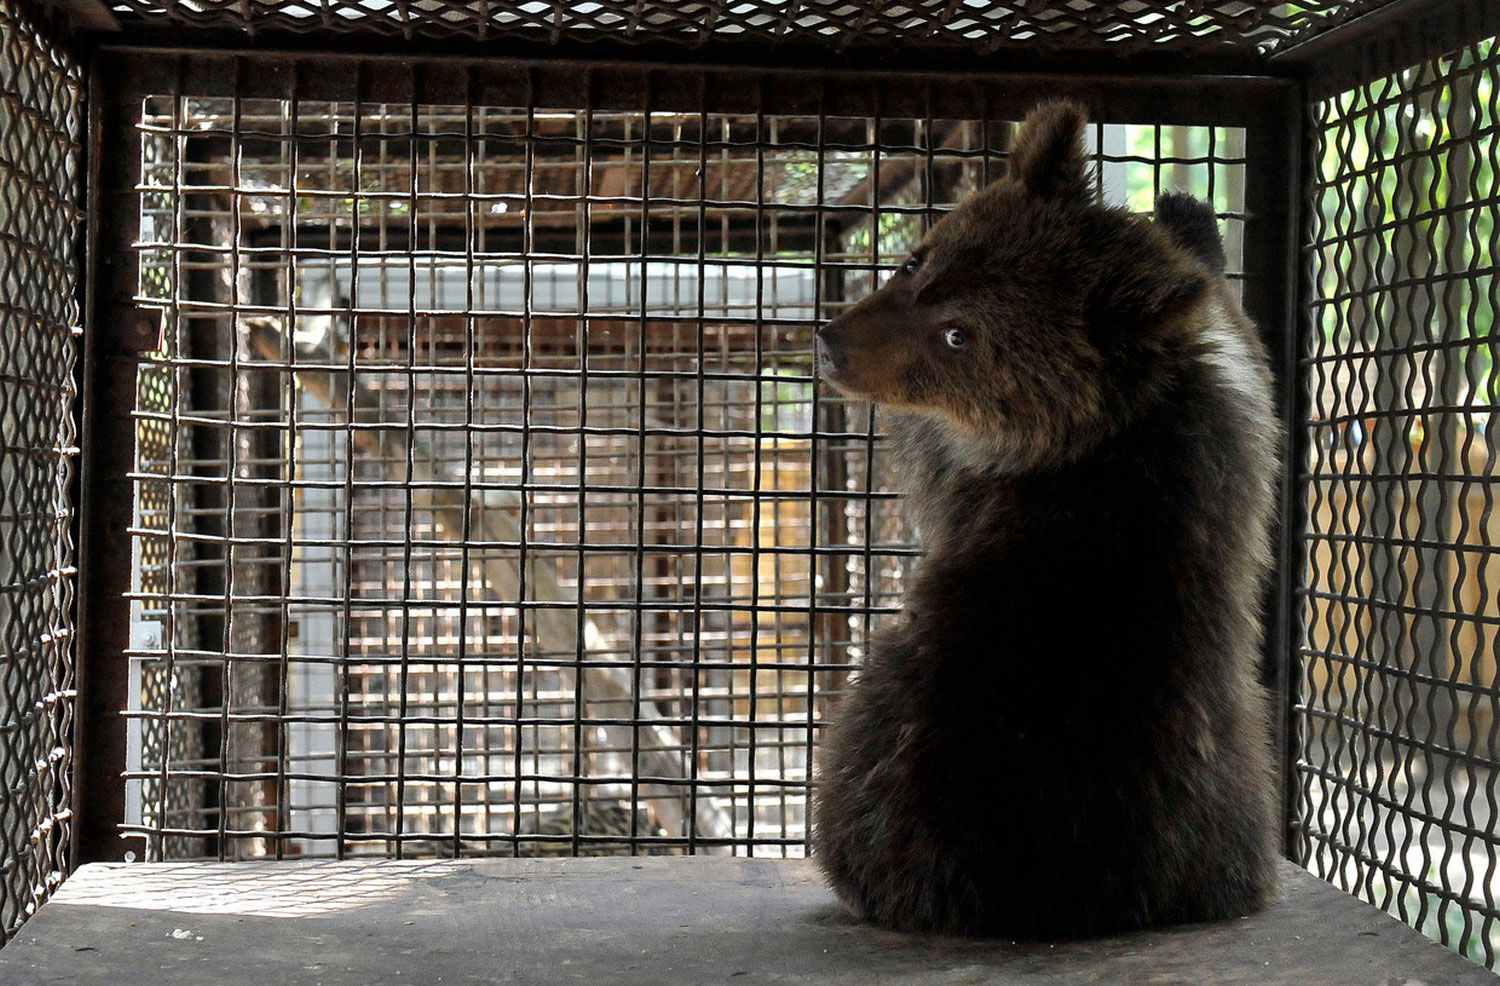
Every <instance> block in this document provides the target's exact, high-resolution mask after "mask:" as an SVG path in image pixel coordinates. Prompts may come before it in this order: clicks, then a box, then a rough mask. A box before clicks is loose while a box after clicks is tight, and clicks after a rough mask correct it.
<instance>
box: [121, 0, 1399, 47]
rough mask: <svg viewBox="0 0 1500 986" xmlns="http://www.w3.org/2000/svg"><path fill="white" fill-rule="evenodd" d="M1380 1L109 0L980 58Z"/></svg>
mask: <svg viewBox="0 0 1500 986" xmlns="http://www.w3.org/2000/svg"><path fill="white" fill-rule="evenodd" d="M1389 2H1391V0H1305V2H1303V3H1295V4H1293V3H1283V2H1281V0H1233V2H1221V3H1193V4H1160V3H1158V4H1148V3H1142V2H1139V0H1066V2H1063V0H1051V2H1036V0H999V2H993V3H966V4H956V3H946V2H945V3H937V2H932V0H926V2H922V3H911V4H883V3H879V2H876V0H812V2H804V3H797V4H787V3H782V2H779V0H736V2H733V3H730V2H727V0H702V2H700V0H650V2H640V0H602V2H600V0H575V2H566V3H556V2H555V3H490V2H484V0H421V2H418V3H389V2H386V0H292V2H281V0H278V2H275V3H261V2H257V3H244V2H242V0H192V2H188V0H118V2H116V3H114V4H113V5H112V7H113V10H114V11H115V13H116V14H117V15H118V16H119V17H120V18H121V19H122V20H123V21H125V22H126V23H131V22H136V23H142V24H147V25H152V24H157V25H173V26H178V25H187V26H190V27H197V28H219V29H224V28H227V29H233V30H242V31H247V32H256V31H266V30H272V31H297V32H314V33H319V32H321V33H363V34H373V35H385V36H395V37H401V38H414V37H424V36H425V37H454V36H460V37H470V38H494V37H504V36H506V35H520V36H522V37H528V38H532V39H535V40H540V41H548V42H552V43H556V42H558V41H560V40H564V39H567V40H573V39H577V40H589V41H593V40H599V39H610V40H614V41H621V42H625V43H643V42H651V41H669V42H674V43H678V44H686V45H701V44H704V43H705V42H709V41H721V40H752V41H761V42H765V41H776V42H788V41H792V42H798V41H800V42H812V43H815V44H820V45H827V46H832V47H838V48H844V47H848V46H851V45H871V44H883V45H891V44H905V45H914V46H923V47H946V48H964V49H969V50H973V49H979V50H982V51H993V50H995V49H999V48H1011V49H1021V48H1025V49H1031V50H1035V49H1070V50H1078V49H1090V48H1096V49H1110V50H1112V51H1114V52H1119V53H1124V52H1144V51H1151V50H1157V51H1161V50H1170V51H1172V52H1176V53H1181V52H1185V51H1205V50H1214V49H1219V50H1226V49H1235V48H1239V49H1244V50H1246V51H1249V52H1254V51H1256V50H1258V49H1259V50H1273V49H1277V48H1281V47H1285V46H1286V45H1288V44H1290V43H1293V42H1295V41H1297V40H1301V39H1303V38H1305V37H1308V36H1310V35H1314V34H1317V33H1320V32H1323V31H1327V30H1329V29H1331V28H1333V27H1335V26H1336V25H1338V24H1340V23H1343V22H1345V21H1347V20H1349V19H1350V18H1352V17H1355V16H1358V15H1359V14H1362V13H1367V12H1369V11H1372V10H1375V9H1377V8H1380V7H1383V6H1385V5H1386V4H1387V3H1389Z"/></svg>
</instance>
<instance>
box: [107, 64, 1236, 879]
mask: <svg viewBox="0 0 1500 986" xmlns="http://www.w3.org/2000/svg"><path fill="white" fill-rule="evenodd" d="M358 71H359V72H361V73H363V72H365V71H366V69H365V68H364V67H361V68H359V69H358ZM526 103H527V105H520V106H511V107H504V106H482V105H469V106H464V105H457V106H435V105H424V104H415V105H412V104H408V105H391V104H384V103H368V102H359V103H335V102H328V101H326V100H320V99H317V98H315V94H311V93H309V94H305V95H299V96H298V97H296V98H290V99H262V98H249V97H240V98H234V97H226V98H206V97H197V96H193V95H190V94H182V93H166V94H163V95H160V96H154V97H151V98H149V99H147V100H146V101H145V102H144V104H143V107H142V115H141V117H140V122H139V127H138V130H139V135H140V139H141V146H142V154H141V171H140V175H139V185H138V196H139V202H140V214H141V227H140V239H139V243H138V247H137V249H138V251H139V255H140V261H141V264H140V269H141V277H140V283H139V286H138V290H139V293H140V299H139V300H140V303H141V304H142V305H143V306H145V307H148V308H153V309H157V310H159V311H161V312H162V314H163V321H164V325H165V329H166V332H165V338H166V345H165V348H164V349H163V350H162V351H161V352H157V353H153V354H148V355H147V356H146V357H145V358H143V360H142V363H141V367H140V371H139V374H140V375H139V386H138V395H139V396H138V399H137V408H136V412H135V415H134V419H135V429H136V437H137V458H138V469H137V472H136V474H135V484H136V521H135V528H134V539H135V544H136V549H135V550H136V559H137V564H136V574H135V578H134V585H133V586H132V599H133V627H132V641H133V644H132V648H131V651H130V654H131V662H132V668H133V673H134V680H135V684H134V685H133V700H132V709H131V710H130V712H129V713H128V714H129V716H130V719H131V724H132V728H131V736H132V743H131V750H130V751H129V770H128V772H127V779H128V783H129V797H130V805H131V807H130V809H129V810H130V817H128V818H127V819H125V830H126V831H127V832H130V833H134V834H136V835H139V836H140V837H142V838H143V839H144V842H145V846H144V848H145V851H146V854H147V855H148V856H150V857H153V858H159V857H180V856H191V855H217V856H221V857H239V856H254V855H290V854H360V853H364V854H371V853H373V854H392V855H454V854H459V855H463V854H479V853H500V854H522V855H527V854H544V853H546V854H583V853H609V852H636V853H639V852H674V853H676V852H689V853H691V852H709V851H734V852H739V853H756V854H763V855H765V854H769V855H783V854H794V855H800V854H801V853H802V852H803V850H804V844H805V840H806V836H807V824H806V806H807V796H808V789H809V783H810V782H809V777H810V770H811V766H812V762H813V757H814V750H815V747H816V744H817V738H818V735H819V731H820V730H821V728H822V725H823V723H824V721H825V719H826V716H827V714H828V710H829V706H830V703H831V702H832V701H836V700H837V697H838V695H839V694H840V692H841V691H842V690H843V689H844V687H845V685H846V683H847V681H848V678H849V674H850V672H851V670H852V669H853V668H854V667H855V666H857V664H858V662H859V660H860V657H861V655H862V647H863V641H864V640H865V638H866V636H867V634H868V632H869V630H870V627H871V626H872V625H873V624H875V623H878V622H879V621H880V620H881V619H883V618H888V616H889V614H892V613H894V612H895V611H897V610H898V609H899V605H900V586H901V580H902V577H903V575H904V573H905V572H906V571H907V570H908V568H909V566H910V565H911V564H912V562H913V560H914V557H915V554H916V549H915V547H914V546H913V544H912V541H911V538H910V535H909V533H908V532H907V530H906V528H905V527H904V525H903V524H902V522H901V520H900V513H899V504H898V502H897V500H896V497H895V494H894V493H893V492H892V490H891V489H890V488H889V487H888V485H887V483H888V474H889V469H888V467H887V464H886V462H885V457H886V452H885V446H884V443H883V439H882V436H881V433H880V426H879V422H878V420H876V419H875V418H873V417H872V416H871V414H870V413H869V411H868V409H867V408H865V407H863V406H853V405H847V404H845V403H844V402H843V401H841V400H840V399H838V398H837V397H836V396H834V395H833V394H831V393H829V392H828V391H827V390H826V389H825V388H822V387H820V386H819V384H818V382H817V381H816V380H815V379H814V376H813V372H812V354H811V342H812V329H813V327H814V325H815V323H816V322H817V321H818V320H820V319H826V318H828V317H830V316H831V315H833V314H834V313H836V312H837V311H838V310H840V308H841V307H842V306H844V305H846V304H848V303H849V302H850V301H851V300H856V299H857V298H858V297H860V296H862V294H863V293H864V292H865V291H867V290H868V289H869V286H870V285H871V284H872V283H873V281H874V279H875V278H876V277H877V276H878V275H879V274H881V273H883V272H886V271H889V270H891V269H893V268H894V267H895V266H896V265H898V264H899V263H900V262H902V261H903V260H904V259H905V256H906V254H907V251H908V250H909V248H910V246H911V244H912V243H913V242H914V241H915V239H916V237H918V236H919V235H920V232H921V230H922V229H923V228H924V226H925V224H926V223H927V222H928V221H929V219H930V217H931V216H933V215H935V214H937V213H938V212H940V211H941V210H943V209H945V208H948V207H949V206H951V204H952V203H954V202H955V201H957V200H958V199H960V198H961V197H962V196H963V195H964V194H966V193H967V192H968V191H969V190H971V189H973V188H975V187H977V186H978V185H980V184H982V183H983V182H984V181H985V180H986V178H987V177H994V176H998V175H999V174H1000V169H1001V168H1002V167H1003V162H1004V149H1005V147H1006V146H1007V144H1008V141H1009V135H1010V131H1011V124H1009V123H1008V122H1003V121H984V120H944V119H928V118H926V117H919V118H913V117H911V116H902V117H890V118H885V117H882V118H865V117H859V118H851V117H830V116H827V115H824V114H817V113H814V114H812V115H780V114H777V113H774V112H772V111H771V108H770V107H766V108H765V109H764V111H761V112H751V113H745V114H722V113H710V112H707V111H701V112H680V111H672V112H667V111H660V110H636V111H631V112H620V111H614V110H609V111H605V110H597V109H593V108H590V107H588V106H584V107H578V106H550V105H548V102H547V100H546V99H545V98H535V99H530V100H527V101H526ZM1091 140H1092V141H1093V142H1094V146H1095V156H1096V159H1097V162H1098V163H1099V165H1100V170H1101V173H1102V175H1103V177H1104V179H1105V183H1106V186H1107V187H1109V188H1110V189H1111V194H1112V195H1113V196H1114V197H1116V198H1122V199H1125V200H1128V201H1129V202H1131V203H1132V204H1133V205H1134V206H1136V207H1141V208H1144V209H1149V208H1150V203H1151V201H1152V193H1153V191H1154V190H1157V189H1160V188H1164V187H1172V186H1180V187H1186V188H1190V189H1192V190H1195V191H1197V192H1198V193H1199V194H1200V195H1204V194H1206V195H1210V196H1211V197H1212V198H1213V199H1214V201H1215V202H1216V203H1217V204H1218V206H1219V208H1220V211H1221V213H1222V214H1223V217H1224V225H1225V229H1226V232H1227V234H1228V238H1229V240H1230V244H1231V249H1232V252H1233V254H1234V255H1235V256H1236V258H1237V256H1238V244H1239V242H1240V229H1241V226H1242V220H1243V216H1242V212H1241V208H1242V206H1241V203H1242V199H1241V194H1242V193H1241V189H1242V187H1243V170H1244V159H1243V133H1242V132H1241V131H1238V130H1225V129H1218V130H1211V129H1204V128H1179V127H1157V126H1133V127H1126V126H1118V127H1116V126H1110V127H1098V128H1095V129H1094V130H1093V131H1092V134H1091ZM1236 267H1237V261H1236Z"/></svg>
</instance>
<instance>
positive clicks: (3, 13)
mask: <svg viewBox="0 0 1500 986" xmlns="http://www.w3.org/2000/svg"><path fill="white" fill-rule="evenodd" d="M80 104H81V98H80V86H79V73H78V69H77V67H76V66H75V65H74V63H73V62H72V61H71V59H70V58H69V57H68V55H67V54H66V53H65V52H64V51H62V50H61V49H59V48H58V47H57V46H56V45H55V44H54V42H53V40H52V39H51V37H50V36H49V32H47V31H46V30H44V29H43V28H42V27H41V26H39V25H38V23H36V22H35V21H33V20H32V19H31V18H30V12H29V10H28V9H27V8H23V7H21V6H18V5H17V4H15V3H13V2H11V0H0V628H3V629H0V632H3V633H4V638H3V642H0V783H3V785H4V793H3V795H0V943H3V942H4V941H5V940H7V939H9V938H10V937H11V936H12V935H13V934H14V933H15V931H16V929H17V928H18V927H19V926H20V924H21V922H22V921H24V920H25V919H26V918H27V917H28V916H29V915H30V914H31V913H32V911H33V910H35V908H36V907H37V906H38V905H39V904H40V903H41V902H42V901H43V900H45V899H46V897H47V896H48V894H50V893H51V891H52V890H53V888H55V887H56V886H57V884H58V883H59V882H60V881H61V880H62V878H63V876H64V874H65V873H66V870H67V847H68V818H69V813H68V805H69V799H70V785H69V773H68V772H69V769H70V766H71V761H70V751H71V747H72V743H71V738H70V736H71V730H72V700H73V658H72V655H73V650H72V647H73V639H72V638H73V623H72V600H73V570H72V564H73V544H72V535H71V527H72V520H73V512H72V508H71V506H70V500H69V496H68V487H69V484H70V482H71V475H72V460H73V457H74V455H75V449H74V440H75V439H74V427H73V417H72V415H73V399H74V396H75V393H74V385H73V364H74V351H75V345H76V343H75V336H76V334H77V331H78V308H77V305H76V304H75V290H76V287H77V284H78V278H77V257H76V255H75V250H74V247H75V238H76V236H77V226H78V221H79V214H78V211H77V209H76V208H75V202H76V200H77V195H78V182H79V174H78V156H79V155H78V150H79V149H78V132H79V129H80V127H79V123H80V121H79V111H80Z"/></svg>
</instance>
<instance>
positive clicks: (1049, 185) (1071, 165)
mask: <svg viewBox="0 0 1500 986" xmlns="http://www.w3.org/2000/svg"><path fill="white" fill-rule="evenodd" d="M1087 122H1088V111H1086V110H1085V109H1084V108H1083V107H1082V106H1081V105H1079V104H1078V103H1075V102H1072V101H1070V100H1065V99H1054V100H1050V101H1048V102H1045V103H1042V104H1041V105H1039V106H1037V107H1036V108H1035V109H1033V110H1032V111H1031V112H1030V113H1028V114H1027V115H1026V119H1025V120H1024V121H1023V122H1022V123H1021V126H1020V128H1019V129H1018V130H1017V131H1016V139H1015V143H1014V146H1013V147H1012V148H1011V152H1010V177H1012V178H1014V179H1016V180H1017V181H1019V182H1020V183H1021V184H1022V185H1024V186H1025V187H1026V189H1027V190H1028V191H1029V192H1031V193H1032V194H1033V195H1037V196H1040V197H1042V198H1073V199H1087V198H1089V197H1090V195H1091V194H1092V189H1091V188H1090V187H1089V180H1088V163H1087V161H1086V160H1085V158H1084V155H1083V128H1084V125H1085V124H1087Z"/></svg>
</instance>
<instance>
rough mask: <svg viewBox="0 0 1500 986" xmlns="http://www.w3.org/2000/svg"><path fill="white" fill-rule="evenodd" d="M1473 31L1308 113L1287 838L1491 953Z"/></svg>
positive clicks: (1484, 140)
mask: <svg viewBox="0 0 1500 986" xmlns="http://www.w3.org/2000/svg"><path fill="white" fill-rule="evenodd" d="M1497 99H1500V48H1497V43H1496V41H1495V40H1494V39H1489V40H1484V41H1481V42H1478V43H1476V44H1472V45H1469V46H1468V47H1464V48H1461V49H1458V50H1454V51H1452V52H1450V53H1448V54H1446V55H1443V56H1442V57H1438V58H1434V59H1432V60H1428V61H1422V62H1420V63H1418V64H1413V65H1411V66H1410V67H1409V68H1407V69H1404V70H1402V71H1399V72H1395V73H1392V74H1389V75H1384V76H1381V77H1378V78H1375V79H1374V80H1373V81H1370V82H1369V83H1367V84H1365V85H1361V86H1358V87H1355V88H1351V89H1348V90H1346V91H1343V92H1339V93H1337V94H1335V95H1333V96H1330V97H1328V98H1326V99H1322V100H1319V101H1317V102H1315V103H1314V105H1313V106H1312V107H1311V127H1312V130H1313V134H1314V138H1315V145H1314V148H1313V161H1312V164H1313V168H1312V186H1311V189H1310V196H1309V198H1308V208H1309V212H1310V216H1309V222H1310V227H1309V237H1308V240H1307V242H1306V245H1305V247H1304V250H1305V257H1306V262H1307V274H1308V278H1309V283H1308V294H1309V308H1308V312H1307V317H1308V323H1307V334H1306V339H1307V342H1306V348H1305V350H1304V353H1303V359H1302V366H1303V368H1304V370H1305V374H1306V380H1307V385H1308V388H1309V393H1308V402H1309V406H1310V419H1309V421H1308V437H1309V442H1308V454H1307V458H1306V461H1304V462H1302V463H1299V464H1298V466H1299V467H1300V468H1301V469H1302V470H1303V472H1302V473H1301V476H1300V485H1301V488H1302V490H1303V492H1304V494H1305V508H1306V515H1307V518H1308V530H1307V533H1306V537H1305V539H1304V548H1305V552H1306V558H1305V565H1306V569H1305V580H1304V582H1303V584H1302V587H1301V590H1300V593H1301V597H1302V600H1303V605H1302V613H1303V618H1304V625H1305V634H1304V637H1303V644H1302V648H1301V671H1302V681H1301V692H1302V701H1301V704H1299V705H1298V706H1297V708H1296V715H1297V717H1298V719H1299V720H1300V723H1299V725H1300V729H1301V733H1302V746H1301V752H1300V758H1299V759H1298V761H1297V763H1296V764H1295V765H1294V770H1295V772H1296V775H1297V779H1298V781H1299V784H1300V804H1299V805H1298V816H1299V821H1300V825H1299V833H1300V834H1299V838H1298V840H1297V842H1298V844H1297V845H1296V846H1295V847H1294V849H1295V852H1296V853H1297V854H1298V855H1299V857H1300V858H1301V860H1302V861H1303V862H1304V863H1305V864H1306V865H1307V866H1308V867H1309V868H1311V869H1312V870H1313V871H1314V872H1316V873H1318V874H1319V875H1321V876H1323V877H1325V878H1327V879H1329V880H1331V881H1332V882H1334V883H1335V884H1337V885H1338V886H1341V887H1343V888H1345V889H1347V890H1349V891H1350V892H1352V893H1355V894H1358V895H1359V896H1361V897H1364V898H1365V899H1367V900H1369V901H1371V902H1372V903H1374V904H1377V905H1379V906H1380V907H1383V908H1385V909H1386V910H1388V911H1390V912H1392V913H1393V914H1396V915H1397V916H1399V917H1400V918H1401V919H1402V920H1404V921H1407V922H1408V923H1411V924H1412V925H1414V926H1416V927H1417V928H1419V929H1420V930H1422V931H1423V932H1425V933H1426V934H1427V935H1429V936H1430V937H1432V938H1435V939H1437V940H1438V941H1441V942H1443V943H1444V944H1446V945H1448V946H1449V947H1450V948H1453V949H1455V950H1457V951H1459V952H1461V953H1463V954H1465V955H1467V956H1469V957H1470V958H1472V959H1474V960H1476V961H1478V962H1482V963H1483V964H1485V965H1487V966H1489V967H1491V968H1495V967H1496V966H1497V962H1496V955H1497V946H1500V925H1497V922H1496V918H1497V917H1500V909H1497V891H1500V874H1497V859H1500V838H1497V836H1496V834H1495V833H1496V823H1497V812H1496V808H1497V800H1496V798H1497V775H1496V772H1495V767H1496V766H1497V761H1500V751H1497V747H1496V741H1497V729H1500V675H1497V669H1496V653H1497V651H1496V644H1497V640H1496V636H1495V634H1496V628H1497V626H1500V600H1497V597H1496V595H1495V587H1496V586H1497V584H1500V581H1497V578H1496V573H1495V572H1494V571H1493V562H1494V560H1495V559H1496V557H1497V550H1500V530H1497V529H1496V527H1495V523H1496V512H1495V510H1494V499H1493V498H1494V473H1495V466H1496V458H1495V457H1496V439H1497V434H1496V431H1495V429H1496V427H1497V422H1496V410H1497V394H1496V386H1497V382H1496V375H1495V370H1496V365H1495V364H1496V361H1495V354H1496V337H1495V334H1494V317H1495V311H1496V290H1497V285H1496V257H1497V253H1496V236H1497V224H1496V208H1497V204H1500V199H1497V196H1496V192H1495V188H1496V177H1497V158H1496V140H1495V134H1496V128H1497V126H1500V110H1497Z"/></svg>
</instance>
